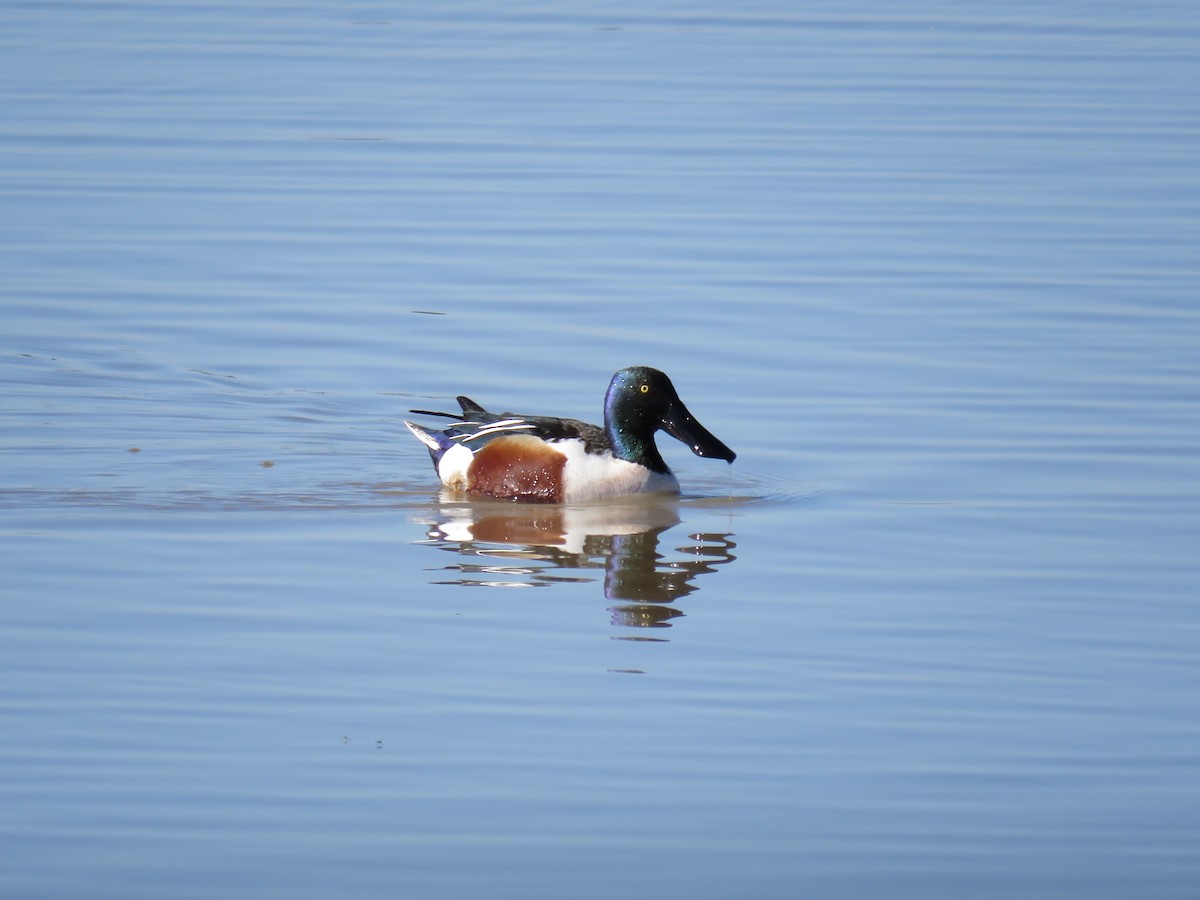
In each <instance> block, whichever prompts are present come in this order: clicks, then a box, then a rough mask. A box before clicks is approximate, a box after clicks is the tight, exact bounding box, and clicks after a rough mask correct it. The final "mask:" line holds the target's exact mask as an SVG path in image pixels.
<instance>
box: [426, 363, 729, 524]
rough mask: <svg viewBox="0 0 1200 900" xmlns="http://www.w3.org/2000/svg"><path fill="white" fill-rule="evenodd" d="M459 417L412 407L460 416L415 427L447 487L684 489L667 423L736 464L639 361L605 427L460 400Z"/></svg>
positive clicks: (541, 491) (614, 388)
mask: <svg viewBox="0 0 1200 900" xmlns="http://www.w3.org/2000/svg"><path fill="white" fill-rule="evenodd" d="M458 405H459V406H461V407H462V414H461V415H457V414H455V413H443V412H430V411H428V410H423V409H414V410H412V412H415V413H418V414H419V415H426V416H443V417H445V418H450V419H457V420H458V422H457V423H456V424H454V425H452V426H450V427H449V428H447V429H446V430H445V431H429V430H427V429H425V428H422V427H421V426H419V425H414V424H413V423H412V422H405V423H404V424H405V425H407V426H408V430H409V431H411V432H412V433H413V434H414V435H415V436H416V437H417V439H418V440H419V441H420V442H421V443H423V444H424V445H425V446H426V447H428V448H429V455H430V457H431V458H432V459H433V466H434V469H435V470H436V471H437V473H438V477H439V478H440V479H441V481H442V484H444V485H445V486H446V487H448V488H450V489H452V490H456V491H462V492H465V493H467V494H470V495H473V496H480V497H491V498H494V499H497V500H524V501H530V502H535V503H536V502H540V503H556V502H563V501H567V502H574V501H578V500H593V499H598V498H602V497H616V496H621V495H624V494H643V493H653V492H659V491H663V492H671V493H678V491H679V482H678V480H676V478H675V475H674V474H673V473H672V472H671V470H670V469H669V468H667V464H666V463H665V462H664V461H663V458H662V455H661V454H660V453H659V452H658V447H657V446H655V443H654V433H655V432H656V431H658V430H659V429H660V428H661V429H662V430H663V431H665V432H666V433H667V434H669V435H671V437H673V438H675V439H676V440H679V441H682V442H683V443H685V444H687V445H688V446H689V447H691V448H692V452H693V453H695V454H696V455H697V456H715V457H717V458H718V459H723V460H726V461H727V462H733V460H734V458H735V457H736V454H735V453H734V452H733V451H732V450H730V449H729V448H728V447H726V446H725V445H724V444H722V443H721V442H720V441H719V440H717V439H716V438H715V437H713V435H712V434H710V433H709V431H708V429H706V428H705V427H704V426H703V425H701V424H700V423H699V422H697V421H696V420H695V419H694V418H693V417H692V414H691V413H690V412H688V409H687V407H686V406H684V405H683V401H682V400H680V399H679V395H678V394H677V393H675V387H674V385H672V384H671V380H670V379H669V378H667V376H666V375H664V374H663V373H662V372H660V371H658V369H651V368H649V367H648V366H633V367H631V368H628V369H622V370H621V371H619V372H617V373H616V374H615V375H613V378H612V382H611V383H610V384H609V386H608V393H607V394H605V395H604V427H603V428H600V427H599V426H597V425H589V424H587V423H586V422H580V421H577V420H575V419H559V418H552V417H549V416H522V415H517V414H515V413H499V414H497V413H491V412H488V411H487V410H485V409H484V408H483V407H482V406H480V405H479V404H478V403H475V402H474V401H472V400H470V399H468V398H467V397H459V398H458Z"/></svg>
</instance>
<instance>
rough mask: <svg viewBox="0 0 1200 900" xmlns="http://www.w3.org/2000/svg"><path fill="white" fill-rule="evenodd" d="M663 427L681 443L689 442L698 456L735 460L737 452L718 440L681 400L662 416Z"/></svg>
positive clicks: (728, 460) (727, 460)
mask: <svg viewBox="0 0 1200 900" xmlns="http://www.w3.org/2000/svg"><path fill="white" fill-rule="evenodd" d="M662 429H663V431H665V432H666V433H667V434H669V435H670V436H671V437H673V438H675V440H677V441H679V442H680V443H683V444H687V445H688V446H689V447H691V448H692V452H693V453H695V454H696V455H697V456H705V457H709V456H711V457H714V458H716V459H723V460H725V461H726V462H733V461H734V460H735V459H736V458H737V454H736V453H734V452H733V451H732V450H730V449H729V448H728V447H726V446H725V445H724V444H722V443H721V442H720V441H718V440H717V439H716V438H715V437H714V436H713V434H712V432H711V431H709V430H708V429H707V428H705V427H704V426H703V425H701V424H700V423H699V422H697V421H696V420H695V418H694V417H693V416H692V414H691V413H690V412H688V410H687V407H686V406H684V405H683V404H682V403H680V402H679V401H676V402H675V403H673V404H672V405H671V408H670V409H669V410H668V411H667V414H666V415H665V416H663V418H662Z"/></svg>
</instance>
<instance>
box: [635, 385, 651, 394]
mask: <svg viewBox="0 0 1200 900" xmlns="http://www.w3.org/2000/svg"><path fill="white" fill-rule="evenodd" d="M638 390H639V391H641V392H642V393H643V394H648V393H650V385H648V384H642V385H638Z"/></svg>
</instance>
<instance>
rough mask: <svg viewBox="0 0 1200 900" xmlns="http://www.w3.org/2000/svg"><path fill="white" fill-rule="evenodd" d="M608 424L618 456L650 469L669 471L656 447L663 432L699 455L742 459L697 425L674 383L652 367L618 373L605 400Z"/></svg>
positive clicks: (633, 367) (727, 460)
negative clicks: (656, 434)
mask: <svg viewBox="0 0 1200 900" xmlns="http://www.w3.org/2000/svg"><path fill="white" fill-rule="evenodd" d="M604 424H605V427H606V428H607V429H608V437H609V440H611V441H612V443H613V448H614V451H615V452H616V454H617V455H618V456H620V457H622V458H624V459H631V460H636V461H640V462H645V463H647V464H648V465H650V467H651V468H657V467H659V466H661V468H662V470H664V471H665V470H666V464H665V463H663V462H662V457H661V456H659V454H658V450H657V448H656V447H655V445H654V433H655V432H656V431H658V430H659V429H661V430H663V431H665V432H666V433H667V434H669V435H671V437H673V438H675V439H676V440H677V441H680V442H682V443H684V444H687V446H689V447H691V448H692V452H693V453H695V454H696V455H697V456H706V457H708V456H711V457H716V458H717V459H723V460H725V461H726V462H733V461H734V459H736V458H737V454H736V453H734V452H733V451H732V450H730V449H729V448H728V447H726V446H725V445H724V444H723V443H721V442H720V441H719V440H717V439H716V438H715V437H714V436H713V434H712V433H711V432H710V431H709V430H708V429H707V428H705V427H704V426H703V425H701V424H700V423H699V422H697V421H696V419H695V417H694V416H693V415H692V414H691V413H690V412H689V411H688V408H687V407H686V406H684V405H683V401H682V400H680V399H679V394H677V393H676V392H675V386H674V385H673V384H671V379H670V378H668V377H667V376H666V375H665V374H664V373H662V372H660V371H659V370H658V369H652V368H650V367H649V366H630V367H629V368H628V369H622V370H621V371H619V372H617V374H615V375H613V377H612V382H611V383H610V384H609V385H608V393H607V394H606V395H605V397H604ZM655 464H657V465H655Z"/></svg>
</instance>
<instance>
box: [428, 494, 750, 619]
mask: <svg viewBox="0 0 1200 900" xmlns="http://www.w3.org/2000/svg"><path fill="white" fill-rule="evenodd" d="M680 521H681V520H680V518H679V514H678V502H677V501H675V500H669V501H667V500H663V499H661V498H656V499H653V500H651V499H647V498H633V499H630V500H628V501H623V502H609V503H603V504H595V505H581V506H565V507H564V506H541V505H539V506H533V505H528V506H524V505H521V506H519V505H513V504H508V503H465V502H445V503H443V504H442V505H441V506H439V507H438V509H437V510H436V515H435V516H434V517H433V518H432V519H431V520H428V521H426V522H425V523H424V524H426V525H427V526H428V529H429V530H428V539H427V540H426V541H423V542H421V543H427V544H429V545H431V546H434V547H436V548H438V549H440V550H444V551H447V552H451V553H454V554H456V557H457V558H456V559H455V561H454V562H452V563H450V564H448V565H446V566H444V567H443V571H446V572H452V573H454V577H452V578H446V579H444V580H435V581H434V582H433V583H434V584H457V585H464V586H470V587H509V588H530V587H546V586H549V585H553V584H562V583H579V582H594V581H601V580H602V582H603V585H604V596H605V597H606V598H608V599H610V600H618V601H629V602H626V603H621V604H620V605H617V606H612V607H610V608H609V610H608V611H609V613H610V615H611V621H612V624H613V625H615V626H619V627H630V628H646V629H651V628H669V627H671V620H672V619H674V618H677V617H679V616H682V615H683V613H682V611H680V610H679V609H677V608H675V607H674V606H671V605H670V604H671V603H673V602H674V601H676V600H678V599H680V598H682V597H685V596H687V595H688V594H690V593H692V592H693V591H695V590H697V589H698V587H699V585H698V584H696V580H697V579H698V578H699V577H700V576H701V575H706V574H708V573H711V572H715V571H716V569H717V567H718V566H721V565H724V564H725V563H729V562H732V561H733V560H734V559H736V558H737V557H736V556H735V555H734V553H733V551H734V550H735V549H736V547H737V545H736V544H735V543H734V541H733V539H732V538H733V535H732V534H730V533H711V534H707V533H701V534H692V535H690V536H689V538H688V542H687V543H686V544H684V545H683V546H678V547H671V546H670V544H668V545H667V548H668V549H667V550H666V551H665V552H663V551H661V550H660V548H659V542H660V539H661V538H662V536H663V535H664V534H665V533H666V532H667V531H669V530H670V529H672V528H674V527H675V526H676V525H678V524H680ZM600 570H602V571H603V576H602V578H601V576H600V575H599V571H600ZM637 639H638V640H653V638H637Z"/></svg>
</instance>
